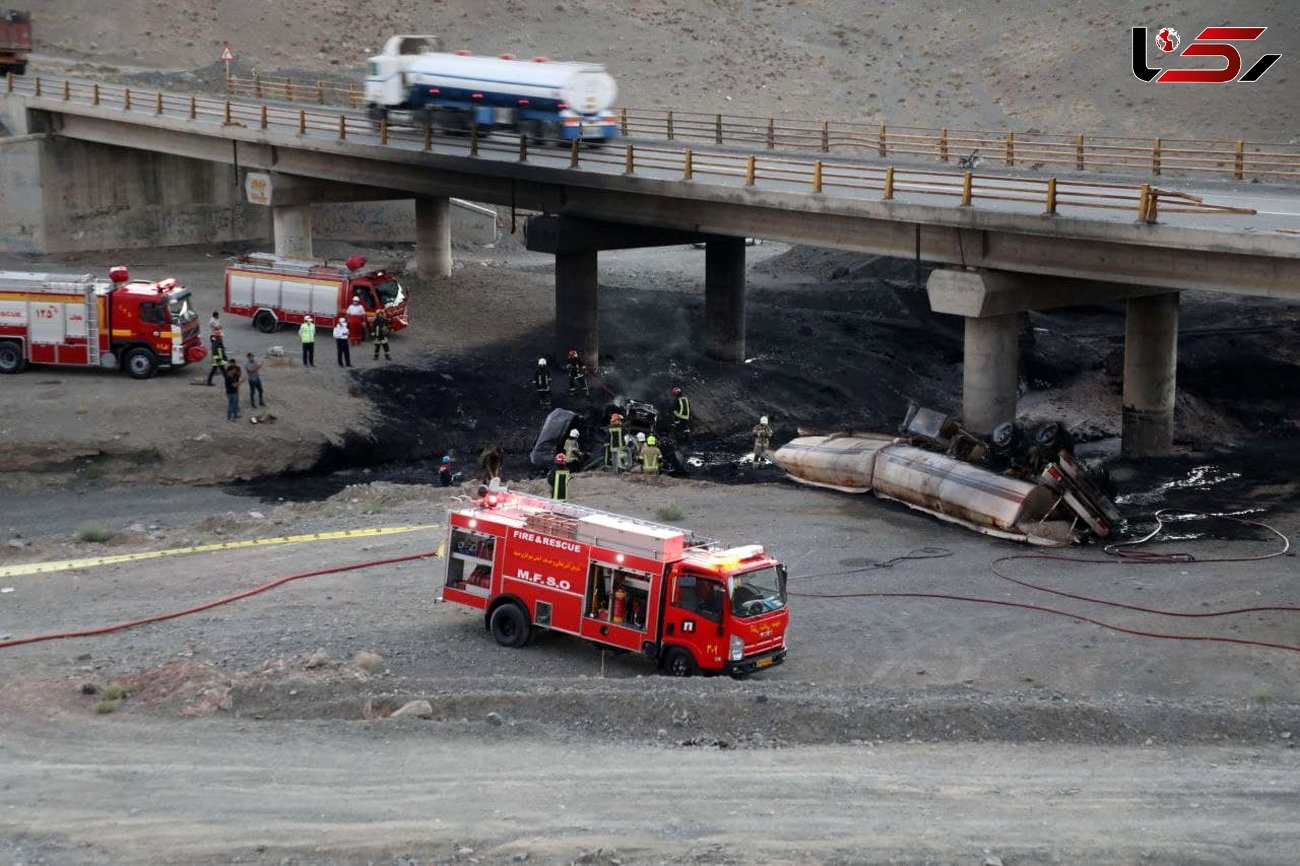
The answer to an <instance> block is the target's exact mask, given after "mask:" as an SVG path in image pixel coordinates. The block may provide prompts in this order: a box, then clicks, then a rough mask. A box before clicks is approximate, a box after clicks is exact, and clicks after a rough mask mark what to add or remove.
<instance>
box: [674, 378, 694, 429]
mask: <svg viewBox="0 0 1300 866" xmlns="http://www.w3.org/2000/svg"><path fill="white" fill-rule="evenodd" d="M672 394H673V397H674V398H675V400H676V404H675V405H674V406H673V436H674V437H676V438H677V439H678V441H680V442H683V443H689V442H690V440H691V400H690V398H689V397H687V396H686V395H685V394H683V393H682V389H681V388H680V387H678V386H677V385H674V386H673V391H672Z"/></svg>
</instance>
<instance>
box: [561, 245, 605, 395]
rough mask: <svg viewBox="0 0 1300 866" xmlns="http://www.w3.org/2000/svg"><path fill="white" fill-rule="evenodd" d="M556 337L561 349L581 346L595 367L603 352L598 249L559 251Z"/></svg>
mask: <svg viewBox="0 0 1300 866" xmlns="http://www.w3.org/2000/svg"><path fill="white" fill-rule="evenodd" d="M555 339H556V341H557V343H558V344H559V349H560V351H561V352H564V353H567V352H568V351H569V350H570V349H577V350H578V354H579V355H581V357H582V360H583V362H584V363H585V364H586V365H587V366H588V367H589V368H591V369H592V370H595V369H596V367H597V365H598V361H599V354H600V332H599V331H598V330H597V327H596V251H595V250H594V249H582V250H573V251H569V252H562V253H556V254H555Z"/></svg>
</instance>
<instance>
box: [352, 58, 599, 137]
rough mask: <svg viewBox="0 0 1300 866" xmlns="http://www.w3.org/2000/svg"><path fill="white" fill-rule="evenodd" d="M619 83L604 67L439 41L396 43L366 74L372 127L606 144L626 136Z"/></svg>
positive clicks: (367, 101)
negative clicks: (448, 46) (473, 50)
mask: <svg viewBox="0 0 1300 866" xmlns="http://www.w3.org/2000/svg"><path fill="white" fill-rule="evenodd" d="M617 94H618V86H617V85H616V84H615V83H614V78H613V77H612V76H611V75H610V74H609V73H608V72H606V71H605V67H604V66H602V65H600V64H599V63H576V62H557V61H552V60H549V59H547V58H545V57H534V58H532V59H530V60H518V59H516V58H515V56H514V55H513V54H502V55H500V56H498V57H487V56H482V55H475V54H470V53H469V52H468V51H464V50H462V51H456V52H454V53H449V52H445V51H443V50H441V42H440V40H439V39H438V37H436V36H427V35H425V36H393V37H391V38H390V39H389V40H388V42H387V43H386V44H385V45H384V51H383V53H382V54H378V55H376V56H374V57H371V58H370V61H369V63H368V64H367V68H366V104H367V107H368V110H369V114H370V117H371V119H373V120H375V121H381V120H382V121H387V122H389V123H404V124H410V125H413V126H429V127H432V128H434V129H437V130H442V131H445V132H459V133H468V132H470V131H471V130H473V131H475V132H477V134H479V135H487V134H489V133H492V132H494V131H502V132H509V133H512V134H515V135H526V136H528V137H529V138H532V139H534V140H537V141H553V142H567V141H584V142H588V143H596V144H598V143H602V142H604V141H607V140H609V139H611V138H614V137H616V136H617V135H618V121H617V119H616V117H615V115H614V113H613V112H612V111H610V110H609V109H610V107H611V106H612V105H613V104H614V99H615V97H616V96H617Z"/></svg>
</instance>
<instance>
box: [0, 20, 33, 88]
mask: <svg viewBox="0 0 1300 866" xmlns="http://www.w3.org/2000/svg"><path fill="white" fill-rule="evenodd" d="M31 50H32V16H31V15H29V14H28V13H26V12H19V11H18V10H17V9H10V10H9V11H7V12H0V75H4V74H5V73H8V72H12V73H13V74H14V75H22V74H23V73H25V72H26V71H27V55H28V53H29V52H30V51H31Z"/></svg>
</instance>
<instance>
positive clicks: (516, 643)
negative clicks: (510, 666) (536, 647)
mask: <svg viewBox="0 0 1300 866" xmlns="http://www.w3.org/2000/svg"><path fill="white" fill-rule="evenodd" d="M488 627H489V628H490V629H491V630H492V637H494V638H496V642H497V643H499V644H501V646H504V647H510V648H511V649H518V648H519V647H521V646H523V645H524V644H526V643H528V639H529V638H530V637H532V629H531V628H530V627H529V625H528V614H526V613H524V609H523V608H522V607H520V606H519V605H517V604H515V603H514V602H507V603H506V604H503V605H501V606H500V607H498V608H497V609H496V610H494V611H492V619H491V622H490V625H489V626H488Z"/></svg>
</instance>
